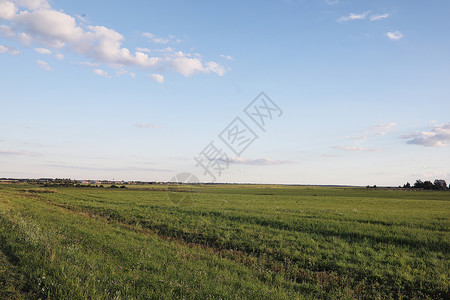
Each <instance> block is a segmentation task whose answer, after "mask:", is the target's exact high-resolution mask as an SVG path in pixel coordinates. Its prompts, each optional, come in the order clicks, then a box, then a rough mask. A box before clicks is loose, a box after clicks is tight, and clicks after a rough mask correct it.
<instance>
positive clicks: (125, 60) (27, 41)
mask: <svg viewBox="0 0 450 300" xmlns="http://www.w3.org/2000/svg"><path fill="white" fill-rule="evenodd" d="M0 21H3V22H4V23H6V24H3V25H1V27H0V34H2V35H3V36H5V37H8V38H13V39H16V40H18V41H20V42H21V43H22V44H24V45H31V44H34V45H40V46H43V47H38V48H36V51H37V52H39V53H43V54H45V53H49V52H51V51H52V50H55V49H59V50H61V49H67V50H70V51H73V52H76V53H78V54H81V55H83V56H85V57H87V58H89V59H90V60H92V61H93V62H94V63H102V64H106V65H108V66H110V67H112V68H121V69H123V68H126V67H133V66H137V67H141V68H152V69H157V70H166V69H169V70H174V71H176V72H178V73H180V74H182V75H184V76H186V77H189V76H192V75H194V74H197V73H215V74H217V75H219V76H222V75H224V74H225V68H224V67H223V66H222V65H220V64H218V63H217V62H214V61H205V60H204V59H203V58H202V57H201V55H200V54H198V53H193V54H191V53H185V52H182V51H176V50H174V49H172V48H167V50H166V51H164V52H160V53H159V55H155V56H149V54H148V53H146V52H143V51H139V50H135V51H134V53H133V52H132V51H130V50H129V49H128V48H125V47H123V46H122V44H123V42H124V41H125V38H124V36H123V35H122V34H120V33H119V32H117V31H115V30H114V29H111V28H107V27H105V26H98V25H85V24H84V22H82V23H81V24H80V23H77V20H76V19H75V18H74V17H73V16H71V15H69V14H66V13H65V12H63V11H59V10H55V9H54V8H52V7H51V5H50V4H49V3H48V1H47V0H0ZM144 36H145V37H147V38H148V39H150V40H151V41H152V42H153V43H157V44H167V43H169V42H172V41H173V42H179V39H177V38H176V37H174V36H169V37H168V38H158V37H156V36H155V35H153V34H152V33H148V32H147V33H144ZM44 47H45V48H44ZM48 48H49V49H48ZM44 49H46V50H48V51H46V50H44ZM50 49H52V50H50ZM138 49H140V48H138Z"/></svg>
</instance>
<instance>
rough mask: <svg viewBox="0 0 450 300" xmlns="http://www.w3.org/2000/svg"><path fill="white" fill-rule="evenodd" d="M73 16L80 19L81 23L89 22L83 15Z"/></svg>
mask: <svg viewBox="0 0 450 300" xmlns="http://www.w3.org/2000/svg"><path fill="white" fill-rule="evenodd" d="M75 18H77V19H78V20H80V21H81V22H83V23H89V21H88V20H87V19H86V17H85V16H81V15H75Z"/></svg>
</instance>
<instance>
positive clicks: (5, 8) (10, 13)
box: [0, 1, 18, 20]
mask: <svg viewBox="0 0 450 300" xmlns="http://www.w3.org/2000/svg"><path fill="white" fill-rule="evenodd" d="M17 10H18V8H17V7H16V5H15V4H14V3H12V2H10V1H0V19H5V20H11V19H13V18H14V17H15V16H16V12H17Z"/></svg>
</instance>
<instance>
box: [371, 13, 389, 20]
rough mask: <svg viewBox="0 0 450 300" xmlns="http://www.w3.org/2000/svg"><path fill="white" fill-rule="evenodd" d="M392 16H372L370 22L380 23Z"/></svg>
mask: <svg viewBox="0 0 450 300" xmlns="http://www.w3.org/2000/svg"><path fill="white" fill-rule="evenodd" d="M389 16H390V14H382V15H371V16H370V21H379V20H383V19H386V18H389Z"/></svg>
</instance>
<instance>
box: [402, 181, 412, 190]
mask: <svg viewBox="0 0 450 300" xmlns="http://www.w3.org/2000/svg"><path fill="white" fill-rule="evenodd" d="M403 187H404V188H406V189H409V188H410V187H411V184H409V182H407V183H406V184H404V185H403Z"/></svg>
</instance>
